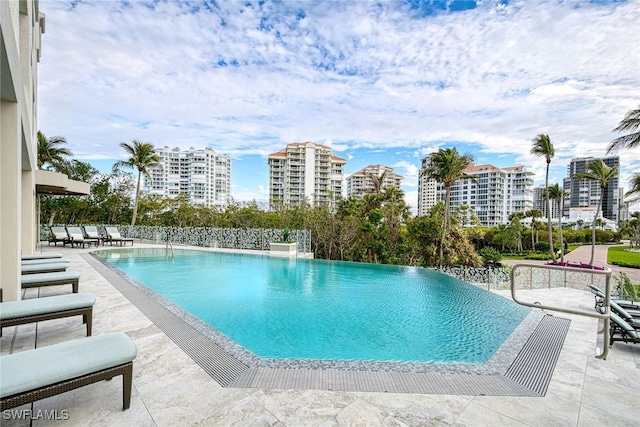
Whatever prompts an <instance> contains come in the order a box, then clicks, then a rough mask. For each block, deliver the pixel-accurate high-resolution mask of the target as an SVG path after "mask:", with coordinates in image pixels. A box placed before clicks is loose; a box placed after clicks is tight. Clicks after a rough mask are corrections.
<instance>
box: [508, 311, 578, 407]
mask: <svg viewBox="0 0 640 427" xmlns="http://www.w3.org/2000/svg"><path fill="white" fill-rule="evenodd" d="M570 323H571V321H570V320H568V319H562V318H557V317H554V316H545V317H543V318H542V320H541V321H540V324H539V325H538V327H537V328H536V330H535V331H533V334H531V336H530V337H529V340H527V342H526V343H525V345H524V346H523V347H522V350H520V353H519V354H518V356H517V357H516V359H515V360H514V361H513V363H512V364H511V366H510V367H509V369H508V370H507V373H506V374H505V377H506V378H509V379H511V380H513V381H515V382H517V383H518V384H522V385H523V386H525V387H526V388H528V389H529V390H532V391H534V392H535V393H537V394H539V395H540V396H544V395H545V394H546V393H547V387H548V386H549V381H551V376H552V375H553V370H554V368H555V366H556V362H557V361H558V356H559V355H560V351H561V350H562V345H563V344H564V339H565V337H566V335H567V331H568V330H569V324H570Z"/></svg>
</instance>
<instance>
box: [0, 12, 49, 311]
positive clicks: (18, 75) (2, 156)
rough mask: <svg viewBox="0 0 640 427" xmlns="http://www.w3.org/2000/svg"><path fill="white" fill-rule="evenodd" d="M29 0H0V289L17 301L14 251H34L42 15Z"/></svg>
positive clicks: (17, 270)
mask: <svg viewBox="0 0 640 427" xmlns="http://www.w3.org/2000/svg"><path fill="white" fill-rule="evenodd" d="M38 7H39V3H38V2H37V1H34V0H24V1H19V0H2V1H0V31H1V33H2V37H1V39H0V40H1V43H2V45H1V46H0V54H1V55H2V58H1V61H0V77H1V79H2V85H1V86H0V88H1V90H0V200H2V203H0V229H1V230H2V233H1V236H2V244H1V245H0V277H2V280H1V281H0V288H1V289H2V293H3V299H4V301H14V300H18V299H20V290H21V289H20V275H21V272H20V268H19V266H20V255H21V253H22V254H30V253H33V252H34V251H35V245H36V241H37V240H39V234H38V233H37V231H36V200H35V170H36V156H37V139H36V129H37V117H36V110H37V108H36V106H37V77H38V74H37V64H38V60H39V55H40V49H39V47H40V37H41V31H42V27H43V25H44V15H42V14H41V13H40V12H39V10H38Z"/></svg>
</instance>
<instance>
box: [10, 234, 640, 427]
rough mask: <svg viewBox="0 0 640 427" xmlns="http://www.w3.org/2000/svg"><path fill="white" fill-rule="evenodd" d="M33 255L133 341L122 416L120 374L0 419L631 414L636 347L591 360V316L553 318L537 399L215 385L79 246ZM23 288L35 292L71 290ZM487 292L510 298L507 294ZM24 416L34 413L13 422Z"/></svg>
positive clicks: (493, 419)
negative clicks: (89, 297)
mask: <svg viewBox="0 0 640 427" xmlns="http://www.w3.org/2000/svg"><path fill="white" fill-rule="evenodd" d="M136 246H139V245H138V244H137V243H136ZM43 250H44V251H52V252H53V251H55V252H63V253H64V255H65V256H66V257H68V258H70V259H71V266H70V270H76V271H79V272H80V273H81V279H80V290H81V291H88V292H92V293H94V294H95V295H96V297H97V302H96V305H95V307H94V320H93V334H94V335H98V334H102V333H105V332H112V331H121V332H125V333H127V334H128V335H129V336H130V337H131V338H132V339H133V340H134V341H135V343H136V345H137V348H138V356H137V358H136V359H135V361H134V380H133V390H132V400H131V408H130V409H128V410H126V411H122V381H121V379H120V377H118V378H115V379H114V380H113V381H108V382H105V381H102V382H99V383H96V384H93V385H90V386H86V387H83V388H80V389H78V390H74V391H71V392H67V393H65V394H62V395H59V396H55V397H51V398H48V399H44V400H41V401H38V402H36V403H34V404H33V405H25V406H22V407H18V408H14V409H12V410H8V411H5V412H3V418H2V425H3V426H24V425H30V423H31V425H35V426H41V425H57V424H60V425H65V426H76V425H77V426H86V425H101V426H104V425H113V426H121V425H136V426H156V425H157V426H174V425H203V426H208V425H212V426H218V425H256V426H261V425H269V426H272V425H274V426H275V425H278V426H329V425H393V426H402V425H409V426H415V425H421V426H422V425H461V426H462V425H473V426H483V425H487V426H495V425H501V426H549V425H558V426H591V425H616V426H625V425H635V424H636V423H637V421H638V419H640V381H638V379H639V378H640V346H638V345H631V344H623V343H615V344H614V346H613V347H612V348H611V350H610V353H609V357H608V359H607V360H606V361H603V360H599V359H596V358H595V353H596V347H597V346H598V334H597V330H598V321H597V320H596V319H592V318H587V317H581V316H571V315H567V314H562V313H557V314H556V316H558V317H563V318H568V319H571V325H570V328H569V332H568V334H567V337H566V339H565V341H564V346H563V347H562V350H561V352H560V356H559V358H558V361H557V364H556V367H555V371H554V373H553V376H552V378H551V381H550V383H549V387H548V390H547V392H546V395H545V396H544V397H513V396H507V397H505V396H460V395H436V394H412V393H384V392H346V391H329V390H318V389H262V388H255V389H254V388H232V387H226V388H224V387H222V386H220V385H219V384H218V383H217V382H216V381H215V380H214V379H212V378H211V376H209V375H208V374H207V373H206V372H205V371H204V370H203V369H202V368H201V367H200V366H199V365H198V364H197V363H195V362H194V361H193V360H192V358H191V357H190V356H189V355H187V354H186V353H185V352H184V351H183V350H182V349H181V348H180V347H179V346H178V345H176V344H175V343H174V341H172V339H170V338H169V337H168V336H167V335H165V333H164V332H162V330H161V329H160V328H158V327H157V326H156V325H155V324H154V323H153V322H152V321H151V320H149V319H148V318H147V317H146V316H145V315H144V314H143V313H142V312H141V311H140V310H138V308H136V306H135V305H134V304H132V303H131V302H130V301H129V300H128V299H127V298H126V297H125V296H124V295H123V294H122V293H121V292H119V291H118V289H116V287H115V286H114V285H113V284H112V283H111V282H110V281H109V280H107V279H106V278H105V277H104V276H103V275H102V274H101V273H100V272H99V271H98V270H96V269H95V268H94V267H92V265H91V263H90V262H88V261H87V259H86V255H87V253H88V252H89V251H90V250H89V249H69V248H64V249H62V248H60V247H58V248H55V249H54V248H53V247H50V248H48V247H46V246H45V247H44V248H43ZM28 292H29V294H28V295H30V296H31V295H33V296H35V295H37V293H38V292H40V294H39V295H40V296H45V295H54V294H62V293H67V292H69V290H68V286H66V287H50V288H48V289H47V288H40V289H30V290H29V291H28ZM32 293H33V294H32ZM497 293H499V294H501V295H503V296H505V297H507V298H509V293H508V292H507V291H497ZM519 295H520V296H522V297H523V298H525V299H527V300H530V301H540V302H541V303H543V304H545V303H546V304H550V305H551V304H553V305H559V306H567V307H572V308H577V309H582V310H586V311H589V310H593V301H594V299H593V295H592V294H591V293H589V292H585V291H579V290H574V289H564V288H558V289H550V290H534V291H519ZM84 335H85V328H84V325H83V324H82V322H81V321H80V320H79V319H78V318H77V317H71V318H67V319H59V320H52V321H47V322H41V323H38V324H37V327H36V325H35V324H30V325H22V326H19V327H11V328H5V329H4V333H3V337H2V339H1V341H0V344H1V350H2V354H8V353H12V352H14V353H17V352H20V351H24V350H27V349H31V348H34V347H35V346H37V347H43V346H46V345H50V344H54V343H57V342H62V341H66V340H69V339H75V338H82V337H83V336H84ZM600 339H601V337H600ZM599 345H600V348H601V346H602V343H600V344H599ZM21 410H24V411H22V412H20V411H21ZM27 411H30V412H27ZM25 415H27V417H28V416H29V415H30V416H32V417H34V418H37V419H35V420H25V419H21V420H19V419H15V416H25ZM47 418H58V419H47Z"/></svg>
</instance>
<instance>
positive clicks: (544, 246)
mask: <svg viewBox="0 0 640 427" xmlns="http://www.w3.org/2000/svg"><path fill="white" fill-rule="evenodd" d="M536 252H549V242H538V243H536Z"/></svg>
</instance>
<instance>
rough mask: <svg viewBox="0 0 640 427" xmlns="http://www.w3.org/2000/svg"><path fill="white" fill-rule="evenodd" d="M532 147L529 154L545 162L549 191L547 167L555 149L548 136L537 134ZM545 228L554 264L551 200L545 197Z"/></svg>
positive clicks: (547, 189)
mask: <svg viewBox="0 0 640 427" xmlns="http://www.w3.org/2000/svg"><path fill="white" fill-rule="evenodd" d="M532 142H533V146H532V147H531V154H533V155H534V156H536V157H544V158H545V159H546V160H547V173H546V175H545V180H544V191H545V193H546V192H547V191H549V165H550V164H551V158H552V157H553V156H554V155H555V149H554V148H553V143H552V142H551V138H549V135H545V134H542V133H541V134H538V136H536V137H535V138H534V139H533V141H532ZM547 226H548V229H549V251H550V252H551V261H553V263H554V264H555V263H556V254H555V251H554V250H553V226H552V225H551V199H550V198H549V197H547Z"/></svg>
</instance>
